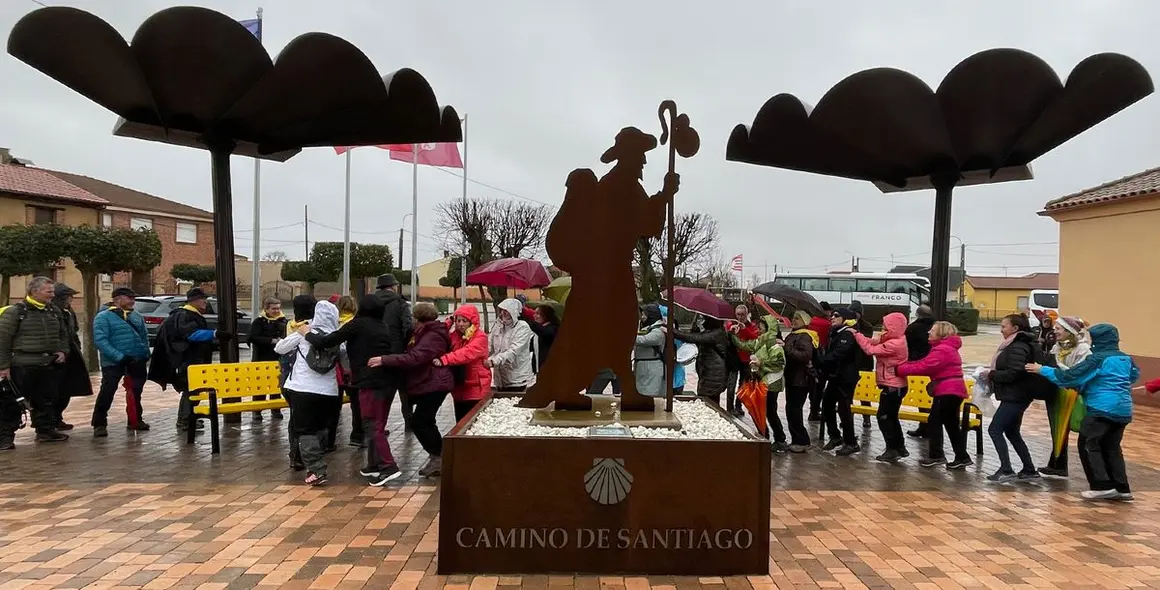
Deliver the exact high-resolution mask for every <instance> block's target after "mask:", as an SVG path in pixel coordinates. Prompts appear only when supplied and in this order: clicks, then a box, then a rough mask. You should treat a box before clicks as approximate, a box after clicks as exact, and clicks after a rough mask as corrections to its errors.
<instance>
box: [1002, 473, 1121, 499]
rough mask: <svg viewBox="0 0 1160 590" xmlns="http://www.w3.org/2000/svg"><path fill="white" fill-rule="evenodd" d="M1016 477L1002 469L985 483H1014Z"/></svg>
mask: <svg viewBox="0 0 1160 590" xmlns="http://www.w3.org/2000/svg"><path fill="white" fill-rule="evenodd" d="M1018 477H1019V476H1018V475H1015V472H1014V471H1003V470H1002V469H1000V470H999V471H996V472H995V473H992V474H991V475H988V476H987V481H989V482H991V483H1007V482H1009V481H1015V479H1016V478H1018ZM1112 491H1113V492H1114V491H1115V490H1112ZM1084 493H1087V492H1084Z"/></svg>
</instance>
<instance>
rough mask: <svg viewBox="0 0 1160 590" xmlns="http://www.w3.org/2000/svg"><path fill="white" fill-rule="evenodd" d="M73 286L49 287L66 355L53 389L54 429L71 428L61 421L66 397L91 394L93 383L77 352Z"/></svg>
mask: <svg viewBox="0 0 1160 590" xmlns="http://www.w3.org/2000/svg"><path fill="white" fill-rule="evenodd" d="M76 294H77V292H76V289H73V288H72V287H69V286H68V285H66V284H64V283H57V284H56V287H55V290H54V291H53V299H52V304H53V305H55V306H56V307H57V308H58V309H60V312H61V315H62V316H63V317H64V320H65V323H66V324H67V327H68V333H69V350H68V356H67V357H65V361H64V364H63V365H62V368H61V371H60V387H59V388H58V389H57V395H56V403H55V404H54V405H53V411H54V412H55V414H56V429H57V431H58V432H59V431H62V430H72V429H73V425H72V424H69V423H68V422H65V421H64V411H65V409H66V408H68V403H69V400H71V399H72V398H74V397H82V396H88V395H92V394H93V383H92V381H90V380H89V369H88V367H87V366H86V365H85V359H84V356H83V355H82V354H81V336H80V324H79V323H78V322H77V314H76V312H75V311H73V308H72V299H73V295H76Z"/></svg>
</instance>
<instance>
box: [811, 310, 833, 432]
mask: <svg viewBox="0 0 1160 590" xmlns="http://www.w3.org/2000/svg"><path fill="white" fill-rule="evenodd" d="M819 305H821V306H822V312H823V313H822V315H818V316H814V317H812V318H810V326H809V327H810V329H811V330H813V331H814V333H815V334H817V335H818V350H826V347H827V346H829V342H830V328H831V326H830V319H829V318H830V314H831V313H833V311H834V309H833V308H832V307H830V304H829V303H827V302H825V301H823V302H821V303H820V304H819ZM825 390H826V378H825V377H824V376H823V375H822V374H821V372H820V371H819V372H818V374H817V379H816V380H815V381H814V388H813V389H812V390H811V391H810V415H809V421H810V422H821V421H822V392H824V391H825Z"/></svg>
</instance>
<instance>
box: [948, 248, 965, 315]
mask: <svg viewBox="0 0 1160 590" xmlns="http://www.w3.org/2000/svg"><path fill="white" fill-rule="evenodd" d="M951 238H953V239H956V240H958V241H959V272H960V273H962V277H961V278H962V280H961V281H960V282H959V305H962V304H963V303H964V299H965V295H966V293H965V292H964V286H965V283H966V282H967V245H966V244H964V243H963V239H962V238H960V237H958V236H956V235H954V234H951Z"/></svg>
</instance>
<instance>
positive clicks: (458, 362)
mask: <svg viewBox="0 0 1160 590" xmlns="http://www.w3.org/2000/svg"><path fill="white" fill-rule="evenodd" d="M450 323H451V326H450V327H451V328H452V330H451V352H448V353H447V354H445V355H443V356H441V357H439V358H437V359H435V360H434V361H433V364H434V365H435V366H436V367H443V366H448V367H451V375H452V376H453V377H454V378H455V388H454V389H452V390H451V399H452V400H453V401H454V403H455V421H456V422H459V421H460V420H463V417H464V416H466V415H467V414H468V412H470V411H471V410H472V408H474V407H475V405H476V404H478V403H479V400H481V399H483V396H485V395H487V392H488V390H489V389H491V369H489V368H487V367H485V366H484V365H483V361H484V360H485V359H487V356H488V347H487V333H486V332H484V331H483V329H482V328H480V327H479V310H478V309H476V307H475V306H474V305H462V306H460V307H459V309H456V310H455V315H453V316H452V317H451V321H450Z"/></svg>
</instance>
